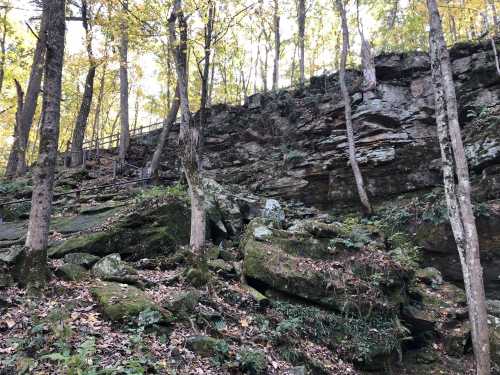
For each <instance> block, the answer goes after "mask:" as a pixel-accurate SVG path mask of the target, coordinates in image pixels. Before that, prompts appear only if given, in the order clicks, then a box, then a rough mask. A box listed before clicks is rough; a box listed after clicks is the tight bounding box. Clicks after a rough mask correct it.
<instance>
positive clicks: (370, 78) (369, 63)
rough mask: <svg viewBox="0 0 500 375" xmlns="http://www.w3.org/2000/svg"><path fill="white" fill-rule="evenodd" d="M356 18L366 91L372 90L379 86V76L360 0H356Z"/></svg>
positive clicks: (364, 88)
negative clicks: (376, 71) (361, 17)
mask: <svg viewBox="0 0 500 375" xmlns="http://www.w3.org/2000/svg"><path fill="white" fill-rule="evenodd" d="M356 18H357V21H358V22H357V23H358V31H359V37H360V39H361V65H362V67H363V78H364V87H363V90H364V91H372V90H375V89H376V88H377V76H376V74H375V60H374V57H373V53H372V47H371V46H370V43H369V42H368V41H367V40H366V39H365V33H364V32H363V25H362V24H361V21H360V18H359V0H356Z"/></svg>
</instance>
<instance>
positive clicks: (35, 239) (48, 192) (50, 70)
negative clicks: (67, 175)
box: [20, 0, 65, 290]
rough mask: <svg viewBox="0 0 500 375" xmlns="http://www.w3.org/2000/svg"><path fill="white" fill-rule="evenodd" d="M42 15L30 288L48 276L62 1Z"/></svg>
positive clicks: (26, 264) (27, 273) (24, 271)
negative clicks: (42, 78) (42, 66)
mask: <svg viewBox="0 0 500 375" xmlns="http://www.w3.org/2000/svg"><path fill="white" fill-rule="evenodd" d="M43 15H44V17H45V18H46V19H47V58H46V62H45V81H44V85H43V103H42V113H43V119H42V126H41V129H40V150H39V155H38V162H37V166H36V168H35V172H34V175H33V182H34V184H33V197H32V201H31V212H30V220H29V225H28V234H27V238H26V249H25V251H24V256H23V259H22V262H21V272H20V275H22V277H23V280H22V284H25V285H26V286H27V287H28V289H30V290H38V289H39V288H42V287H44V286H45V284H46V280H47V275H48V272H47V242H48V234H49V224H50V215H51V211H52V196H53V184H54V170H55V165H56V159H57V143H58V138H59V120H60V109H61V108H60V107H61V78H62V67H63V57H64V32H65V18H64V17H65V0H46V1H44V2H43Z"/></svg>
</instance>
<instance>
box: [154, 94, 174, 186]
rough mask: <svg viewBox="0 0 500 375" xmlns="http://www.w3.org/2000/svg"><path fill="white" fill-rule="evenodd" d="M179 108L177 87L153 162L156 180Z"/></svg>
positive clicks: (164, 121)
mask: <svg viewBox="0 0 500 375" xmlns="http://www.w3.org/2000/svg"><path fill="white" fill-rule="evenodd" d="M179 106H180V102H179V87H176V89H175V97H174V100H173V101H172V105H171V107H170V111H169V112H168V116H167V117H166V118H165V119H164V120H163V128H162V130H161V134H160V139H159V141H158V145H157V146H156V149H155V152H154V154H153V159H152V160H151V176H152V177H153V178H154V179H155V180H158V177H159V173H158V169H159V166H160V158H161V154H162V152H163V149H164V148H165V144H166V143H167V141H168V136H169V135H170V130H171V129H172V125H173V124H174V123H175V119H176V118H177V113H178V112H179Z"/></svg>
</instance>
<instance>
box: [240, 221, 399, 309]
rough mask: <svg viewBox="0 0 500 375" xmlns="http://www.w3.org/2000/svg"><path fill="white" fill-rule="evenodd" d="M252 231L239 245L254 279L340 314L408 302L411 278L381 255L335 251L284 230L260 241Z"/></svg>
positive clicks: (246, 269) (245, 267) (246, 270)
mask: <svg viewBox="0 0 500 375" xmlns="http://www.w3.org/2000/svg"><path fill="white" fill-rule="evenodd" d="M253 229H254V227H253V225H252V223H250V225H249V226H248V229H247V232H246V233H245V238H244V240H243V241H242V242H241V246H242V249H243V251H244V254H245V258H244V261H243V273H244V275H245V276H246V277H247V278H248V279H250V280H251V279H253V280H257V281H259V282H260V283H263V284H265V285H267V286H268V287H270V288H272V289H276V290H279V291H282V292H285V293H289V294H292V295H295V296H298V297H301V298H305V299H307V300H310V301H312V302H315V303H319V304H322V305H325V306H328V307H330V308H334V309H337V310H350V309H355V310H358V309H361V310H371V309H373V308H375V309H377V308H380V309H382V310H387V309H389V310H390V309H393V308H396V307H397V306H398V305H399V303H401V302H403V301H404V299H405V291H404V287H403V286H404V284H405V280H406V278H407V277H408V275H407V273H406V271H404V270H402V269H401V268H399V267H398V266H397V265H396V264H391V262H390V258H389V257H388V256H387V255H385V254H383V253H382V252H375V251H374V252H371V253H369V252H368V251H367V252H366V253H362V252H357V253H356V254H352V253H350V252H349V251H341V250H338V251H335V252H331V251H330V250H329V246H328V240H327V239H317V238H314V237H312V236H308V237H307V236H305V237H302V238H298V237H297V235H296V234H291V233H288V232H286V231H280V230H273V231H272V232H273V236H272V237H269V238H268V239H267V240H266V241H259V240H256V239H255V237H254V236H253ZM368 258H370V259H368ZM387 265H389V267H387Z"/></svg>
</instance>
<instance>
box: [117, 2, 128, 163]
mask: <svg viewBox="0 0 500 375" xmlns="http://www.w3.org/2000/svg"><path fill="white" fill-rule="evenodd" d="M122 4H123V21H122V23H121V35H120V125H121V126H120V150H119V158H120V160H121V161H122V162H123V161H125V158H126V156H127V150H128V146H129V142H130V136H129V113H128V61H127V60H128V23H127V19H126V17H127V11H128V0H124V1H123V3H122Z"/></svg>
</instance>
